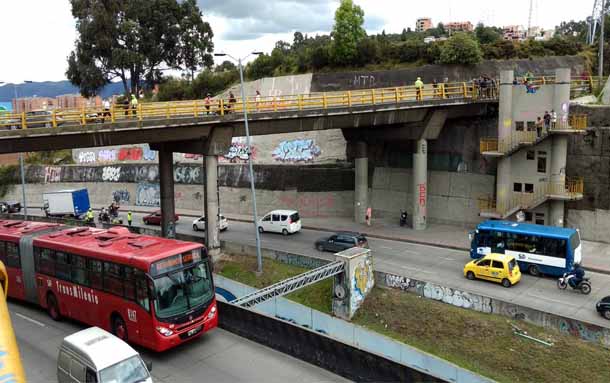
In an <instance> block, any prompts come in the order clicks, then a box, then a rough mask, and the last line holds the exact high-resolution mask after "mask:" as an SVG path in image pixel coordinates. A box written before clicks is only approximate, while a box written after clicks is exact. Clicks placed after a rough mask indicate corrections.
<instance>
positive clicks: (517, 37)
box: [502, 25, 527, 41]
mask: <svg viewBox="0 0 610 383" xmlns="http://www.w3.org/2000/svg"><path fill="white" fill-rule="evenodd" d="M526 37H527V31H526V30H525V28H523V27H522V26H521V25H507V26H505V27H503V28H502V38H503V39H504V40H508V41H523V40H525V38H526Z"/></svg>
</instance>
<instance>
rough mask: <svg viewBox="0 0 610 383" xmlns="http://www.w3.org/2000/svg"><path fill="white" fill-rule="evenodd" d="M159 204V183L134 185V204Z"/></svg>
mask: <svg viewBox="0 0 610 383" xmlns="http://www.w3.org/2000/svg"><path fill="white" fill-rule="evenodd" d="M160 205H161V191H160V189H159V184H151V183H145V182H143V183H139V184H138V186H137V187H136V206H148V207H158V206H160Z"/></svg>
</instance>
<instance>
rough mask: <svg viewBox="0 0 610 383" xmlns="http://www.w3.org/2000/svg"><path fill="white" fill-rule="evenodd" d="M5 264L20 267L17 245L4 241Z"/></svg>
mask: <svg viewBox="0 0 610 383" xmlns="http://www.w3.org/2000/svg"><path fill="white" fill-rule="evenodd" d="M6 266H8V267H15V268H18V269H20V268H21V259H19V245H17V244H16V243H12V242H7V243H6Z"/></svg>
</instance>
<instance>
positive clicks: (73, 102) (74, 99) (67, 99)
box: [55, 94, 102, 109]
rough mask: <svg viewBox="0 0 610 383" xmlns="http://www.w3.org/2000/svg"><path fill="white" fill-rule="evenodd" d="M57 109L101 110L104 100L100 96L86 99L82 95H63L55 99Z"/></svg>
mask: <svg viewBox="0 0 610 383" xmlns="http://www.w3.org/2000/svg"><path fill="white" fill-rule="evenodd" d="M55 99H56V100H57V107H58V108H61V109H77V108H83V107H85V108H101V106H102V99H101V98H100V97H99V96H96V97H93V98H84V97H83V96H81V95H80V94H63V95H61V96H57V97H56V98H55Z"/></svg>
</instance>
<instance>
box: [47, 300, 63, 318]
mask: <svg viewBox="0 0 610 383" xmlns="http://www.w3.org/2000/svg"><path fill="white" fill-rule="evenodd" d="M47 312H48V313H49V316H50V317H51V319H53V320H54V321H59V320H60V319H61V312H60V311H59V304H58V303H57V298H55V295H54V294H53V293H49V295H47Z"/></svg>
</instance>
